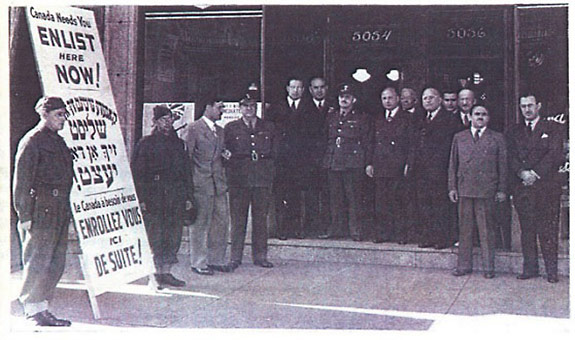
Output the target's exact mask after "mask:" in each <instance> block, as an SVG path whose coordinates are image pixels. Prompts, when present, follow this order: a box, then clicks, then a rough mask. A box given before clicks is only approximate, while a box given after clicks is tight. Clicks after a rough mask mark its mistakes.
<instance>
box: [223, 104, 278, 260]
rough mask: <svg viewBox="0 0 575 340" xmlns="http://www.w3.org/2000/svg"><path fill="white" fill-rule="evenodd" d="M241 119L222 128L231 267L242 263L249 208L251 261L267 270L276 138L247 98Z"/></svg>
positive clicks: (272, 128) (241, 109) (272, 126)
mask: <svg viewBox="0 0 575 340" xmlns="http://www.w3.org/2000/svg"><path fill="white" fill-rule="evenodd" d="M240 111H241V113H242V118H240V119H238V120H235V121H233V122H231V123H229V124H227V125H226V127H225V132H224V136H225V146H226V151H225V153H224V157H226V158H227V159H228V162H227V163H226V176H227V178H228V186H229V190H230V211H231V218H232V229H231V240H232V251H231V255H230V258H231V263H230V266H231V268H233V269H235V268H237V267H238V266H239V265H240V264H241V263H242V257H243V252H244V240H245V238H246V228H247V222H248V208H249V206H250V205H251V206H252V259H253V262H254V264H255V265H256V266H260V267H264V268H271V267H273V264H272V263H271V262H269V261H268V260H267V249H268V245H267V242H268V230H267V213H268V209H269V204H270V202H271V200H272V193H271V188H272V183H273V179H274V173H275V164H274V162H275V156H276V149H277V144H276V143H277V138H276V136H275V130H274V124H273V123H271V122H269V121H264V120H261V119H259V118H258V117H257V116H256V102H255V100H254V99H251V98H244V99H242V100H241V101H240Z"/></svg>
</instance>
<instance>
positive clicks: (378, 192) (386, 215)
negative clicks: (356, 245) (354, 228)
mask: <svg viewBox="0 0 575 340" xmlns="http://www.w3.org/2000/svg"><path fill="white" fill-rule="evenodd" d="M403 187H404V182H403V179H402V178H394V177H376V178H375V217H376V223H375V237H376V238H379V237H381V238H383V239H384V240H398V241H399V240H401V241H405V240H406V239H407V233H406V228H404V224H406V223H405V216H406V211H405V210H406V204H405V203H406V202H404V198H405V195H404V192H403Z"/></svg>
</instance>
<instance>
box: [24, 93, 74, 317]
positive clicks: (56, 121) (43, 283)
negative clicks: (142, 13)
mask: <svg viewBox="0 0 575 340" xmlns="http://www.w3.org/2000/svg"><path fill="white" fill-rule="evenodd" d="M36 112H37V113H38V114H39V115H40V122H39V123H38V125H36V126H35V127H34V128H33V129H32V130H30V131H29V132H28V133H27V134H26V135H25V136H24V137H23V138H22V140H21V141H20V144H19V145H18V151H17V154H16V161H15V165H16V167H15V172H14V190H13V194H14V208H15V209H16V212H17V213H18V220H19V221H18V232H19V234H20V241H21V242H22V263H23V265H24V270H23V280H22V288H21V291H20V296H19V297H18V299H19V301H20V303H22V305H23V307H24V313H25V315H26V317H27V318H28V319H29V320H31V321H33V322H35V323H36V325H38V326H70V325H71V322H70V321H68V320H64V319H58V318H56V317H54V315H52V313H50V312H49V311H48V301H50V300H51V299H52V297H53V295H54V290H55V289H56V285H57V284H58V281H60V278H61V277H62V274H63V273H64V268H65V261H66V248H67V234H68V225H69V224H70V218H71V217H72V214H71V211H70V190H71V187H72V180H73V176H74V174H73V168H72V155H71V154H70V150H69V149H68V147H67V146H66V143H65V142H64V140H63V139H62V137H61V136H60V135H58V131H59V130H62V128H63V127H64V123H65V121H66V118H67V111H66V104H65V103H64V101H63V100H62V98H59V97H43V98H40V100H38V102H37V103H36Z"/></svg>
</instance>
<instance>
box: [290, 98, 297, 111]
mask: <svg viewBox="0 0 575 340" xmlns="http://www.w3.org/2000/svg"><path fill="white" fill-rule="evenodd" d="M291 109H292V110H293V111H295V110H296V109H297V108H296V107H295V100H293V101H292V102H291Z"/></svg>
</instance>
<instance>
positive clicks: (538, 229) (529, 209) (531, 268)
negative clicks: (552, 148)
mask: <svg viewBox="0 0 575 340" xmlns="http://www.w3.org/2000/svg"><path fill="white" fill-rule="evenodd" d="M536 186H537V187H536ZM560 196H561V188H560V187H557V186H556V185H552V184H550V185H546V184H544V183H535V184H534V185H533V186H531V187H521V188H519V190H517V192H516V193H515V194H514V195H513V204H514V205H515V208H516V209H517V215H518V217H519V223H520V224H521V252H522V253H523V272H524V273H526V274H538V273H539V260H538V254H537V239H539V244H540V246H541V253H542V254H543V261H544V262H545V271H546V272H547V275H557V251H558V242H559V241H558V238H559V227H558V220H559V199H560Z"/></svg>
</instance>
